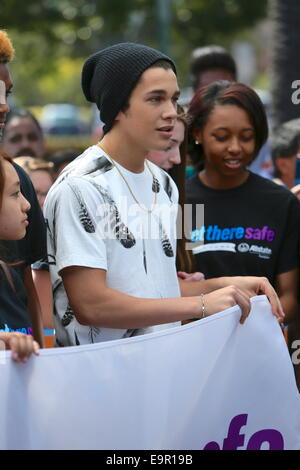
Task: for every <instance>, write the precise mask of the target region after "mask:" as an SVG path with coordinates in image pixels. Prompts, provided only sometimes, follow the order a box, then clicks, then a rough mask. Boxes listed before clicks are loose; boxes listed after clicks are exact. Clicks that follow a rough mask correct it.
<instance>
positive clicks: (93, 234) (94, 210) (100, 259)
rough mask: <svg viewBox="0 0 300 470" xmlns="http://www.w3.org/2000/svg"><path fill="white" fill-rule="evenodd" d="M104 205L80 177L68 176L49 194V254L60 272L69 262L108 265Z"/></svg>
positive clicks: (47, 205) (105, 266) (89, 265)
mask: <svg viewBox="0 0 300 470" xmlns="http://www.w3.org/2000/svg"><path fill="white" fill-rule="evenodd" d="M102 205H103V201H102V200H101V197H99V193H98V192H97V191H95V190H94V188H93V187H92V185H91V184H89V183H88V182H86V181H85V180H80V178H68V179H67V180H66V181H63V182H62V183H60V184H59V185H58V186H57V187H56V188H55V191H54V192H53V193H52V194H51V195H50V198H49V200H48V201H47V202H46V211H45V216H46V219H47V224H48V230H49V234H48V235H49V237H48V241H49V244H48V246H49V248H48V258H49V255H50V258H49V261H50V260H51V259H52V260H53V261H54V262H55V264H56V269H57V272H59V271H61V270H62V269H64V268H66V267H70V266H85V267H91V268H98V269H105V270H106V269H107V252H106V250H107V248H106V239H105V235H104V231H103V226H102V224H101V207H102ZM50 264H51V263H50Z"/></svg>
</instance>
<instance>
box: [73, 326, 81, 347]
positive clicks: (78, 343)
mask: <svg viewBox="0 0 300 470" xmlns="http://www.w3.org/2000/svg"><path fill="white" fill-rule="evenodd" d="M74 335H75V343H76V346H80V342H79V339H78V336H77V334H76V331H75V330H74Z"/></svg>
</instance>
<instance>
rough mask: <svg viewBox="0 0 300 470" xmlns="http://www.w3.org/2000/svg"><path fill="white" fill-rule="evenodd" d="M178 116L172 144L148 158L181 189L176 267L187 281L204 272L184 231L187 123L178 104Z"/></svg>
mask: <svg viewBox="0 0 300 470" xmlns="http://www.w3.org/2000/svg"><path fill="white" fill-rule="evenodd" d="M177 112H178V117H177V121H176V123H175V126H174V130H173V133H172V138H171V141H170V145H169V146H168V147H167V148H166V150H161V151H159V150H150V152H149V153H148V155H147V158H148V160H150V161H151V162H153V163H155V164H156V165H157V166H159V167H160V168H162V169H163V170H165V171H167V172H168V173H169V175H170V176H171V177H172V179H173V180H174V181H175V183H176V186H177V188H178V191H179V205H180V207H181V214H180V216H179V217H178V220H177V224H178V225H177V230H178V232H179V234H180V236H179V238H177V253H176V267H177V274H178V276H179V278H180V279H184V280H186V281H201V280H202V279H204V275H203V273H200V272H194V259H193V255H192V253H191V252H190V251H189V250H186V243H187V240H186V237H185V233H184V230H185V228H184V220H185V211H184V209H185V168H186V153H187V123H186V118H185V115H184V110H183V108H182V107H181V106H180V105H177Z"/></svg>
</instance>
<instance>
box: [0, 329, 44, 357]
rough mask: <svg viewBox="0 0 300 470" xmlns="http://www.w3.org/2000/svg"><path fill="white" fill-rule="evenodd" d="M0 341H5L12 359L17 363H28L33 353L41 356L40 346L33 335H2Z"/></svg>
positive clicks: (0, 334)
mask: <svg viewBox="0 0 300 470" xmlns="http://www.w3.org/2000/svg"><path fill="white" fill-rule="evenodd" d="M0 341H3V342H4V344H5V347H6V348H7V349H10V350H11V357H12V359H13V360H14V361H16V362H22V363H26V362H27V361H28V359H29V356H31V354H32V353H34V354H35V355H36V356H38V355H39V351H40V349H39V345H38V343H37V342H36V341H34V339H33V337H32V336H31V335H24V334H23V333H0Z"/></svg>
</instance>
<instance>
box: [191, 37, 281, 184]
mask: <svg viewBox="0 0 300 470" xmlns="http://www.w3.org/2000/svg"><path fill="white" fill-rule="evenodd" d="M220 80H225V81H228V82H236V81H237V80H238V71H237V64H236V62H235V60H234V58H233V56H232V55H231V54H230V53H229V52H228V51H227V50H226V49H225V48H224V47H222V46H217V45H209V46H204V47H198V48H197V49H194V50H193V51H192V54H191V59H190V82H191V84H192V87H193V90H194V92H196V90H197V89H198V88H201V87H203V86H207V85H210V84H211V83H214V82H216V81H220ZM192 151H193V147H191V148H190V149H189V152H190V153H191V152H192ZM249 170H250V171H252V172H253V173H257V174H259V175H261V176H263V177H265V178H268V179H270V178H272V160H271V155H270V149H269V145H268V142H266V143H265V144H264V145H263V147H262V148H261V150H260V152H259V154H258V155H257V157H256V158H255V160H254V161H253V162H252V163H251V164H250V165H249ZM190 173H191V172H190Z"/></svg>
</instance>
